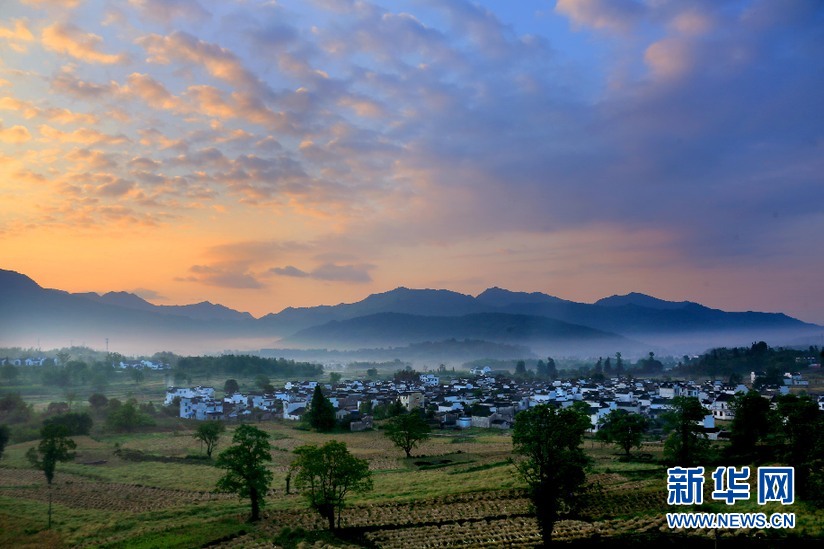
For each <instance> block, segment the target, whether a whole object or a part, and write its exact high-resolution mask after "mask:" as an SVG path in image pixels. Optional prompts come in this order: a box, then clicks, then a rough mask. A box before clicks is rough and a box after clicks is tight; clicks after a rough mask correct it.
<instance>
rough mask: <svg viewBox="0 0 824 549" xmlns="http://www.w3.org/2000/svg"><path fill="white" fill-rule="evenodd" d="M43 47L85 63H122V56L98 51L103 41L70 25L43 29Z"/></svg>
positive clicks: (58, 25) (123, 57)
mask: <svg viewBox="0 0 824 549" xmlns="http://www.w3.org/2000/svg"><path fill="white" fill-rule="evenodd" d="M41 38H42V42H43V46H44V47H45V48H46V49H48V50H52V51H55V52H57V53H62V54H66V55H69V56H71V57H74V58H75V59H80V60H81V61H85V62H87V63H101V64H104V65H112V64H115V63H123V62H124V61H125V60H126V56H125V55H124V54H119V55H114V54H108V53H103V52H101V51H100V49H99V48H100V44H101V43H102V42H103V39H102V38H101V37H100V36H98V35H96V34H92V33H85V32H83V31H82V30H81V29H79V28H77V27H75V26H74V25H71V24H65V23H55V24H53V25H51V26H49V27H46V28H45V29H43V33H42V36H41Z"/></svg>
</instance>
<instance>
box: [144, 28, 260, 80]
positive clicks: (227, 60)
mask: <svg viewBox="0 0 824 549" xmlns="http://www.w3.org/2000/svg"><path fill="white" fill-rule="evenodd" d="M137 43H138V44H139V45H140V46H142V47H143V48H144V49H145V50H146V52H147V53H148V54H149V57H148V59H147V60H148V61H149V62H150V63H160V64H163V65H166V64H169V63H170V62H171V61H172V60H173V59H174V60H177V61H185V62H188V63H194V64H197V65H201V66H203V67H204V68H205V69H206V71H207V72H208V73H209V74H211V75H212V76H214V77H215V78H217V79H220V80H223V81H224V82H229V83H230V84H233V85H240V86H246V87H250V88H257V87H259V86H260V85H261V84H260V81H259V80H258V79H257V78H256V77H255V76H254V75H253V74H252V73H251V72H249V71H248V70H246V68H245V67H244V66H243V63H242V62H241V61H240V59H239V58H238V57H237V56H236V55H235V54H234V53H233V52H232V51H231V50H228V49H226V48H224V47H221V46H219V45H217V44H211V43H209V42H204V41H203V40H198V39H197V38H195V37H194V36H192V35H190V34H187V33H185V32H180V31H176V32H174V33H172V34H170V35H169V36H161V35H158V34H150V35H148V36H144V37H142V38H139V39H138V40H137Z"/></svg>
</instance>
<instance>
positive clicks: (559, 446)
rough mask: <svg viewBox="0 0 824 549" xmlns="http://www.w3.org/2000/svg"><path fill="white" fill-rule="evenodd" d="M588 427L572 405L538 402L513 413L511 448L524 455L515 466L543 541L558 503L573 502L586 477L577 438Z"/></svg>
mask: <svg viewBox="0 0 824 549" xmlns="http://www.w3.org/2000/svg"><path fill="white" fill-rule="evenodd" d="M589 427H590V420H589V417H587V416H585V415H584V414H582V413H581V412H580V411H578V410H577V409H574V408H560V409H558V408H552V407H550V406H548V405H545V404H542V405H539V406H535V407H534V408H530V409H529V410H525V411H523V412H520V413H518V415H517V416H515V425H514V426H513V429H512V444H513V451H514V452H515V453H516V454H519V455H521V456H523V458H524V459H522V460H520V461H518V462H517V463H516V467H517V471H518V473H519V475H520V476H521V478H523V479H524V480H525V481H526V483H527V486H528V490H529V498H530V500H531V502H532V505H533V507H534V509H535V514H536V516H537V519H538V526H539V528H540V530H541V537H542V538H543V540H544V544H545V545H548V544H549V543H550V541H551V539H552V528H553V526H554V525H555V522H556V521H557V520H558V517H559V514H560V512H561V509H562V507H563V506H564V505H570V504H572V503H573V502H574V499H575V496H576V493H577V492H578V490H579V488H580V487H581V485H582V484H583V482H584V480H585V479H586V474H585V472H584V468H585V467H586V466H587V464H588V462H589V460H588V459H587V457H586V454H584V451H583V450H582V449H581V442H582V440H583V436H584V432H586V430H587V429H589Z"/></svg>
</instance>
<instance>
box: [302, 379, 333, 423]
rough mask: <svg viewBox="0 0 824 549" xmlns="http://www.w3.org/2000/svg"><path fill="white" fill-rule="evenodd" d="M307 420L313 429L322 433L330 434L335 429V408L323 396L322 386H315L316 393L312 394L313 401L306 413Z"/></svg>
mask: <svg viewBox="0 0 824 549" xmlns="http://www.w3.org/2000/svg"><path fill="white" fill-rule="evenodd" d="M306 420H307V421H308V422H309V425H310V426H311V427H312V428H313V429H317V430H318V431H321V432H328V431H331V430H332V429H334V428H335V407H334V406H332V403H331V402H330V401H329V399H328V398H326V397H325V396H323V391H322V390H321V388H320V385H315V392H314V393H313V394H312V401H311V402H310V403H309V410H307V412H306Z"/></svg>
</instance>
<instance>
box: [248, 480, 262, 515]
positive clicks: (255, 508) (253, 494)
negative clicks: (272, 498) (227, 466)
mask: <svg viewBox="0 0 824 549" xmlns="http://www.w3.org/2000/svg"><path fill="white" fill-rule="evenodd" d="M249 497H250V498H251V500H252V516H251V517H249V521H250V522H257V521H259V520H260V502H259V501H258V492H257V490H256V489H254V488H251V489H250V490H249Z"/></svg>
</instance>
